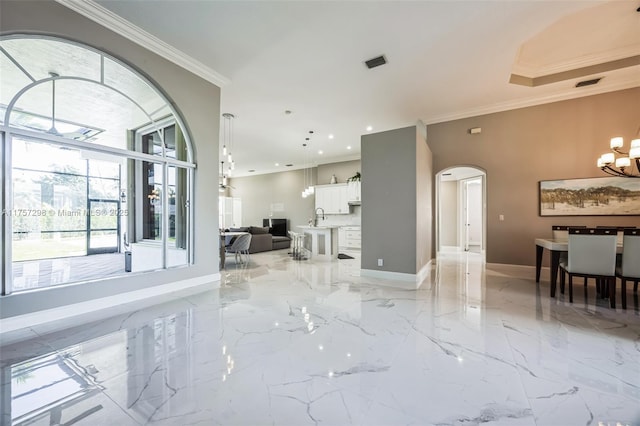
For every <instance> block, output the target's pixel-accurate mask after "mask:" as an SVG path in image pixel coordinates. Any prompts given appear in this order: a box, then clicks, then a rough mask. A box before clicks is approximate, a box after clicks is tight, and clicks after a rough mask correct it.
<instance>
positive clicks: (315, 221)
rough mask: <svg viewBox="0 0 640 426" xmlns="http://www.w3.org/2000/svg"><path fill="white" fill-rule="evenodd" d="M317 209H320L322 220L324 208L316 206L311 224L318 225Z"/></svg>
mask: <svg viewBox="0 0 640 426" xmlns="http://www.w3.org/2000/svg"><path fill="white" fill-rule="evenodd" d="M318 210H322V220H324V209H323V208H322V207H318V208H317V209H316V212H315V218H314V220H313V226H318Z"/></svg>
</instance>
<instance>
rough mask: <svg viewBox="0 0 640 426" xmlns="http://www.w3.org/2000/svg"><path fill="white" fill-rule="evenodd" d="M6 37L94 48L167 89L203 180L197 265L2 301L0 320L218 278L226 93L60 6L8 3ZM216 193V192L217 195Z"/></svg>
mask: <svg viewBox="0 0 640 426" xmlns="http://www.w3.org/2000/svg"><path fill="white" fill-rule="evenodd" d="M0 28H1V29H2V34H9V33H38V34H47V35H54V36H59V37H63V38H67V39H70V40H75V41H78V42H81V43H84V44H87V45H90V46H94V47H96V48H98V49H100V50H103V51H105V52H107V53H110V54H111V55H113V56H115V57H117V58H120V59H122V60H123V61H124V62H127V63H129V64H130V65H132V66H133V67H134V68H137V69H138V70H139V71H141V72H142V73H143V74H146V75H147V76H148V77H149V79H150V80H152V81H155V82H156V83H157V85H158V86H159V87H161V88H163V89H164V91H165V94H166V96H167V97H168V99H170V100H171V101H172V103H173V104H174V105H175V106H176V107H177V108H178V110H179V112H180V113H181V114H182V117H183V119H184V121H185V123H186V126H187V130H188V132H189V134H190V136H191V141H192V143H193V146H194V153H195V161H196V163H197V166H198V168H197V170H196V177H195V182H194V185H195V199H194V200H193V202H192V206H193V208H194V209H195V211H194V214H195V220H194V222H195V233H194V236H193V238H194V239H195V264H194V265H192V266H190V267H183V268H178V269H171V270H166V271H158V272H153V273H148V274H144V275H138V276H130V277H126V278H115V279H109V280H104V281H100V282H95V283H87V284H82V285H78V286H66V287H62V288H52V289H48V290H46V291H40V292H32V293H23V294H14V295H11V296H6V297H1V298H0V315H1V316H2V317H3V318H5V317H10V316H14V315H18V314H23V313H28V312H33V311H38V310H42V309H46V308H51V307H56V306H61V305H65V304H71V303H77V302H81V301H84V300H89V299H94V298H99V297H104V296H108V295H112V294H116V293H122V292H127V291H132V290H137V289H141V288H145V287H151V286H157V285H162V284H167V283H170V282H174V281H177V280H185V279H189V278H196V277H201V276H204V275H210V274H214V273H217V272H218V261H217V257H218V214H217V211H218V191H217V189H215V188H216V186H217V180H218V171H217V170H218V169H217V164H218V133H219V120H217V119H212V117H214V118H215V117H219V116H220V89H219V88H218V87H216V86H215V85H213V84H211V83H209V82H207V81H206V80H204V79H202V78H200V77H197V76H196V75H194V74H192V73H190V72H188V71H186V70H184V69H182V68H180V67H178V66H177V65H174V64H173V63H171V62H169V61H167V60H165V59H163V58H161V57H160V56H158V55H156V54H153V53H151V52H149V51H147V50H146V49H144V48H142V47H140V46H138V45H137V44H135V43H132V42H131V41H129V40H127V39H125V38H124V37H121V36H120V35H118V34H116V33H114V32H112V31H110V30H107V29H106V28H104V27H101V26H100V25H98V24H96V23H95V22H93V21H91V20H89V19H87V18H84V17H83V16H81V15H79V14H77V13H75V12H73V11H71V10H69V9H67V8H66V7H64V6H61V5H59V4H57V3H55V2H52V1H43V2H40V1H26V2H23V1H20V2H18V1H16V2H13V1H3V2H2V14H1V15H0ZM212 188H214V189H212Z"/></svg>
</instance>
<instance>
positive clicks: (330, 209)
mask: <svg viewBox="0 0 640 426" xmlns="http://www.w3.org/2000/svg"><path fill="white" fill-rule="evenodd" d="M347 192H348V188H347V184H346V183H338V184H333V185H317V186H316V187H315V194H316V209H318V208H322V209H323V210H324V213H325V214H349V202H348V194H347Z"/></svg>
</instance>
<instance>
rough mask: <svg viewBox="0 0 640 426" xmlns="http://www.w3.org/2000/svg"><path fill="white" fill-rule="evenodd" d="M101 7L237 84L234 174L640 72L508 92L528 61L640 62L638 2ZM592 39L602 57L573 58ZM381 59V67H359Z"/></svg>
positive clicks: (228, 88)
mask: <svg viewBox="0 0 640 426" xmlns="http://www.w3.org/2000/svg"><path fill="white" fill-rule="evenodd" d="M59 1H61V2H63V1H64V0H59ZM98 3H99V5H101V6H102V7H104V8H106V9H108V10H109V11H110V12H112V13H115V14H117V15H119V16H120V17H122V18H124V19H126V20H127V21H129V22H130V23H132V24H133V25H135V26H137V27H139V28H141V29H142V30H144V31H146V32H148V33H150V34H152V35H153V36H155V37H157V38H158V39H160V40H162V41H164V42H166V43H168V44H169V45H171V46H173V47H174V48H176V49H178V50H180V51H182V52H183V53H184V54H186V55H188V56H190V57H191V58H194V59H195V60H197V61H199V62H201V63H202V64H204V65H205V66H206V67H208V68H209V69H210V70H211V71H212V75H213V74H214V73H217V74H218V75H222V76H224V77H225V78H227V79H228V80H229V81H230V83H229V84H226V85H224V86H223V87H222V105H221V109H222V112H230V113H233V114H234V115H235V116H236V119H235V121H234V123H233V127H234V145H235V148H234V159H235V161H236V165H237V167H236V170H235V171H236V174H235V175H237V176H241V175H247V174H249V173H248V170H249V169H255V170H256V172H255V173H256V174H258V173H268V172H274V171H279V170H283V169H284V167H283V165H284V164H286V163H293V164H294V167H293V168H297V167H301V166H303V165H304V164H303V163H304V160H303V159H304V150H303V148H302V143H303V142H304V139H305V137H307V136H308V135H307V132H308V131H309V130H314V131H315V134H314V136H313V138H312V140H311V147H312V151H313V152H314V153H315V155H314V158H313V162H314V163H316V164H321V163H328V162H334V161H340V160H348V159H353V158H359V156H360V136H361V135H362V134H365V133H367V131H366V130H365V129H366V127H367V126H372V127H373V132H378V131H384V130H391V129H395V128H400V127H405V126H410V125H414V124H416V122H417V121H418V120H422V121H423V122H424V123H434V122H439V121H445V120H449V119H455V118H462V117H467V116H473V115H478V114H481V113H487V112H495V111H500V110H506V109H511V108H515V107H521V106H527V105H534V104H539V103H544V102H551V101H554V100H560V99H568V98H573V97H578V96H585V95H589V94H594V93H601V92H606V91H612V90H619V89H624V88H628V87H636V86H640V66H633V67H627V68H623V69H618V70H612V71H608V72H607V73H606V74H603V73H601V74H599V75H597V76H599V77H600V76H604V77H605V78H604V79H603V80H602V81H601V82H600V83H599V84H598V85H596V86H590V87H586V88H582V89H576V88H575V87H574V86H575V83H576V82H577V81H580V80H585V79H587V78H588V77H585V76H581V78H577V79H571V80H563V81H559V82H557V83H552V84H546V85H541V86H538V87H525V86H520V85H515V84H510V83H509V78H510V75H511V73H512V72H514V66H515V65H519V66H520V68H518V67H516V68H517V70H518V71H521V70H522V69H524V68H526V67H523V63H522V60H523V59H524V60H526V66H527V67H529V68H531V67H532V66H533V67H534V70H533V71H532V72H534V73H535V66H536V65H539V66H540V67H544V68H545V69H552V70H556V69H562V70H566V69H569V68H570V67H571V65H572V64H574V65H575V67H578V66H581V67H584V66H586V65H592V64H596V63H598V61H599V60H600V61H602V60H604V59H606V60H611V58H610V57H611V55H608V54H607V53H608V52H609V53H610V52H616V53H619V54H621V55H622V54H624V55H628V54H629V52H632V53H633V52H635V54H636V55H637V54H640V33H639V32H638V30H640V13H638V12H636V8H638V7H639V6H640V0H618V1H581V0H571V1H557V0H556V1H530V0H522V1H506V0H505V1H480V0H475V1H447V0H442V1H408V2H404V1H384V2H378V1H375V2H374V1H353V2H351V1H281V2H275V1H269V0H266V1H255V2H248V1H184V0H183V1H177V0H174V1H132V0H126V1H118V0H108V1H106V0H100V1H98ZM63 4H64V3H63ZM614 9H615V12H614ZM605 12H606V13H605ZM616 19H617V20H618V21H619V22H612V20H616ZM562 25H566V27H567V28H570V29H571V31H570V32H567V33H563V32H562V31H561V30H559V28H560V26H562ZM546 29H548V31H549V32H548V33H545V30H546ZM560 29H561V28H560ZM545 34H547V36H545ZM548 34H551V35H553V36H554V37H550V36H549V35H548ZM594 38H597V40H598V43H594V44H595V45H596V48H597V49H595V50H591V51H590V50H589V49H588V48H584V46H583V48H582V49H580V51H579V54H577V55H572V52H574V51H575V50H574V49H575V46H576V45H579V44H580V41H581V40H585V41H589V40H593V39H594ZM629 38H631V40H629ZM536 43H537V44H536ZM608 44H609V45H611V46H610V49H609V50H607V48H606V46H607V45H608ZM623 45H624V46H623ZM523 46H524V47H526V49H525V48H524V47H523ZM603 46H604V47H603ZM603 50H604V52H603ZM381 54H384V55H385V56H386V58H387V61H388V63H387V64H386V65H384V66H382V67H380V68H375V69H373V70H368V69H367V68H366V67H365V66H364V64H363V62H364V61H365V60H367V59H370V58H372V57H375V56H378V55H381ZM518 58H520V63H517V62H518ZM603 58H604V59H603ZM550 62H555V63H556V65H557V66H556V67H555V68H554V63H550ZM285 110H290V111H292V113H291V114H289V115H286V114H285ZM329 134H333V135H335V138H334V139H332V140H330V139H329V137H328V136H329ZM347 146H351V147H352V149H351V150H348V149H347ZM320 149H321V150H323V151H324V154H323V155H319V154H317V151H318V150H320ZM276 162H277V163H279V164H280V166H279V167H276V166H275V165H274V164H275V163H276Z"/></svg>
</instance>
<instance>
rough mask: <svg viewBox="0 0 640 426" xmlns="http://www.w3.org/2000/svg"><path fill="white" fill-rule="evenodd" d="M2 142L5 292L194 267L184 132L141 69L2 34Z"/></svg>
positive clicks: (71, 46) (74, 47)
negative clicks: (192, 264) (158, 270)
mask: <svg viewBox="0 0 640 426" xmlns="http://www.w3.org/2000/svg"><path fill="white" fill-rule="evenodd" d="M0 136H1V137H2V146H3V149H2V164H3V168H2V174H3V188H2V193H3V194H4V196H3V197H2V208H3V222H2V225H3V226H2V234H3V235H2V245H3V256H4V258H3V265H4V270H3V271H2V272H3V274H2V275H3V288H2V292H3V294H9V293H11V292H18V291H22V290H26V289H33V288H46V287H50V286H53V285H57V284H67V283H74V282H83V281H93V280H97V279H102V278H105V277H112V276H118V275H125V274H132V273H138V272H144V271H150V270H157V269H163V268H170V267H177V266H185V265H189V264H190V263H192V258H193V253H192V249H191V238H190V236H191V231H190V230H191V228H192V214H191V209H190V208H189V203H190V199H191V192H192V191H191V186H192V185H191V182H192V181H193V170H194V168H195V164H194V163H193V156H192V150H191V144H190V141H189V135H188V133H187V132H186V129H185V126H184V125H183V122H182V120H181V119H180V117H179V115H178V114H177V113H176V111H175V110H174V109H173V107H172V105H171V103H170V102H169V101H168V100H167V99H166V97H165V96H164V95H163V94H162V92H161V91H160V90H159V88H157V87H155V86H154V85H153V84H152V83H151V82H149V81H148V80H147V79H146V78H145V77H144V76H142V75H141V74H140V73H138V72H136V71H135V70H133V69H132V68H130V67H128V66H127V65H125V64H124V63H122V62H120V61H119V60H117V59H115V58H113V57H111V56H109V55H107V54H105V53H104V52H100V51H97V50H96V49H93V48H91V47H87V46H83V45H80V44H78V43H73V42H69V41H66V40H62V39H59V38H54V37H44V36H30V35H11V36H5V37H2V38H0Z"/></svg>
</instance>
